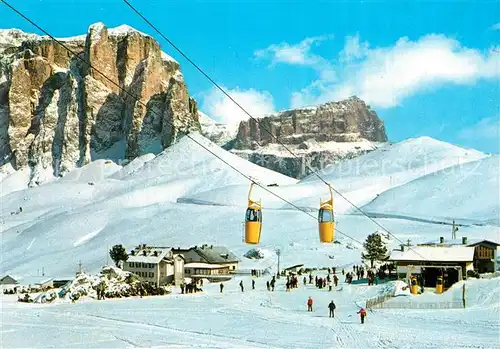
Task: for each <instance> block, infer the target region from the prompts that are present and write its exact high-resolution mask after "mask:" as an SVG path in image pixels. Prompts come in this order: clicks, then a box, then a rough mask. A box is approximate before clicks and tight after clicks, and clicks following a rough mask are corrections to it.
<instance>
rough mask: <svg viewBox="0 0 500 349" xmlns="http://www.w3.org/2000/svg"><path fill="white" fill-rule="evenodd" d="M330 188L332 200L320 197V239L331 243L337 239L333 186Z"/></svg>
mask: <svg viewBox="0 0 500 349" xmlns="http://www.w3.org/2000/svg"><path fill="white" fill-rule="evenodd" d="M328 189H330V200H328V201H325V202H321V199H319V213H318V225H319V240H320V241H321V242H327V243H331V242H333V240H334V239H335V220H334V215H333V193H332V187H331V186H328Z"/></svg>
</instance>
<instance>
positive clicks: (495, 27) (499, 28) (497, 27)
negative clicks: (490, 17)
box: [491, 22, 500, 30]
mask: <svg viewBox="0 0 500 349" xmlns="http://www.w3.org/2000/svg"><path fill="white" fill-rule="evenodd" d="M491 29H492V30H500V22H498V23H496V24H493V25H492V26H491Z"/></svg>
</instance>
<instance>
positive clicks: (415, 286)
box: [410, 275, 418, 294]
mask: <svg viewBox="0 0 500 349" xmlns="http://www.w3.org/2000/svg"><path fill="white" fill-rule="evenodd" d="M410 292H411V294H418V283H417V278H416V277H415V276H413V275H412V277H411V279H410Z"/></svg>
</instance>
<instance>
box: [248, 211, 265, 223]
mask: <svg viewBox="0 0 500 349" xmlns="http://www.w3.org/2000/svg"><path fill="white" fill-rule="evenodd" d="M245 219H246V220H247V221H248V222H262V212H261V211H260V210H254V209H253V208H248V209H247V213H246V218H245Z"/></svg>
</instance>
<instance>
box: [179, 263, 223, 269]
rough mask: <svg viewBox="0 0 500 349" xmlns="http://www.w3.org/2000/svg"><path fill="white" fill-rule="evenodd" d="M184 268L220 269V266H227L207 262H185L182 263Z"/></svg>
mask: <svg viewBox="0 0 500 349" xmlns="http://www.w3.org/2000/svg"><path fill="white" fill-rule="evenodd" d="M184 268H198V269H222V268H227V266H223V265H214V264H208V263H187V264H184Z"/></svg>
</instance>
